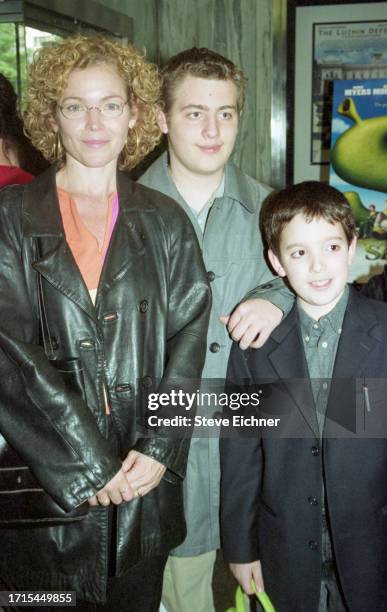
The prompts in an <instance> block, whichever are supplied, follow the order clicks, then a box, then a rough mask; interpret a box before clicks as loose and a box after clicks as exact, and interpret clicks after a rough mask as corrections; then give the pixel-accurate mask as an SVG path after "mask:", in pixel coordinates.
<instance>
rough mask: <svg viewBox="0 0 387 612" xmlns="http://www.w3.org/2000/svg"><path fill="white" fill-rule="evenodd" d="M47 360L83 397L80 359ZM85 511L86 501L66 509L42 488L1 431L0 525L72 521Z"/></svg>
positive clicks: (84, 513) (67, 383) (80, 517)
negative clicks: (71, 508)
mask: <svg viewBox="0 0 387 612" xmlns="http://www.w3.org/2000/svg"><path fill="white" fill-rule="evenodd" d="M50 362H51V364H52V365H53V366H54V367H55V368H56V369H57V370H58V372H60V374H61V376H62V378H63V380H64V383H65V385H66V387H67V388H68V389H71V390H73V391H75V392H76V393H78V394H79V395H81V396H82V398H83V399H85V392H84V380H83V368H82V362H81V360H80V359H78V358H69V359H55V360H50ZM27 443H28V442H27ZM88 510H89V506H88V503H87V502H85V503H84V504H82V505H81V506H79V507H78V508H75V509H74V510H72V511H71V512H65V511H64V510H63V509H62V508H61V507H60V506H59V505H58V504H57V503H56V502H55V501H54V500H53V498H52V497H51V496H50V495H48V493H46V492H45V491H44V489H42V487H41V486H40V484H39V483H38V481H37V480H36V478H35V476H34V474H33V472H32V471H31V470H30V468H29V467H28V466H27V465H25V462H24V461H23V459H21V457H20V456H19V455H18V453H17V452H16V451H15V450H14V448H13V447H12V446H10V445H9V444H8V443H7V441H6V440H5V438H4V437H3V436H2V435H1V434H0V526H17V525H25V524H30V523H34V524H35V523H62V522H71V521H75V520H80V519H82V518H84V517H85V516H86V515H87V513H88Z"/></svg>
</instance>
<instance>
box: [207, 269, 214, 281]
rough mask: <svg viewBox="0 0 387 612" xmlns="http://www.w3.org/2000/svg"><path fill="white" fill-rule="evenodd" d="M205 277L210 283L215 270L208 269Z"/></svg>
mask: <svg viewBox="0 0 387 612" xmlns="http://www.w3.org/2000/svg"><path fill="white" fill-rule="evenodd" d="M207 278H208V280H209V281H210V283H212V281H213V280H215V272H213V271H212V270H208V272H207Z"/></svg>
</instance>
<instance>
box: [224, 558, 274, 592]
mask: <svg viewBox="0 0 387 612" xmlns="http://www.w3.org/2000/svg"><path fill="white" fill-rule="evenodd" d="M230 570H231V573H232V574H233V575H234V576H235V578H236V579H237V581H238V582H239V584H240V585H241V587H242V589H243V590H244V592H245V593H246V595H253V593H254V591H253V589H252V587H251V580H254V582H255V586H256V587H257V592H258V593H259V592H260V591H264V590H265V585H264V584H263V578H262V569H261V562H260V561H253V562H252V563H230Z"/></svg>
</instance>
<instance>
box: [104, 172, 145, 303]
mask: <svg viewBox="0 0 387 612" xmlns="http://www.w3.org/2000/svg"><path fill="white" fill-rule="evenodd" d="M144 189H145V188H144V187H141V186H138V185H137V184H136V183H134V182H133V181H132V180H131V179H130V178H129V176H128V175H127V174H126V173H124V172H119V173H118V174H117V192H118V200H119V205H120V212H119V215H118V219H117V222H116V226H115V229H114V232H113V235H112V238H111V241H110V245H109V248H108V252H107V254H106V258H105V263H104V266H103V269H102V273H101V278H100V281H99V286H98V293H97V301H96V307H97V305H98V304H99V303H100V301H101V300H102V299H103V296H104V295H105V294H106V292H107V291H111V290H112V288H113V287H114V285H115V283H116V282H117V281H119V280H121V279H122V278H123V277H124V276H125V275H126V274H127V273H128V272H129V270H130V269H131V268H132V266H136V264H137V263H138V258H139V257H141V256H142V255H143V254H144V252H145V249H144V242H143V237H142V232H141V227H140V223H139V214H138V213H139V211H142V212H146V213H150V214H151V213H153V212H154V211H155V207H154V206H153V205H152V204H150V203H145V202H144V196H143V194H142V195H141V191H142V190H144Z"/></svg>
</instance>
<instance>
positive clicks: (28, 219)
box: [23, 165, 96, 319]
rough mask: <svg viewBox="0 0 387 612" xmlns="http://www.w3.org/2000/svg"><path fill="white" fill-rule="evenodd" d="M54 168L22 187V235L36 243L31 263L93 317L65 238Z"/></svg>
mask: <svg viewBox="0 0 387 612" xmlns="http://www.w3.org/2000/svg"><path fill="white" fill-rule="evenodd" d="M56 171H57V168H56V166H55V165H54V166H52V167H51V168H49V169H48V170H47V171H46V172H44V173H43V174H42V175H40V176H39V177H38V178H37V179H35V180H34V181H33V182H32V183H31V184H30V185H28V187H27V188H26V190H25V196H24V200H23V226H24V227H23V229H24V235H25V236H26V237H27V238H30V239H32V241H35V242H36V245H35V249H36V253H39V251H40V253H39V254H37V257H36V260H35V262H34V263H33V264H32V265H33V268H34V269H35V270H36V271H37V272H39V273H40V274H41V275H42V276H43V277H44V278H45V279H46V280H47V281H48V282H49V283H50V284H51V285H53V286H54V287H55V288H56V289H57V290H58V291H60V292H61V293H63V294H64V295H65V296H66V297H67V298H69V299H70V300H72V301H73V302H75V303H76V304H78V306H80V308H82V309H83V310H84V311H85V312H86V313H87V314H88V315H89V316H90V317H91V318H92V319H96V313H95V310H94V307H93V304H92V301H91V299H90V295H89V292H88V290H87V287H86V285H85V283H84V281H83V279H82V276H81V274H80V271H79V268H78V266H77V264H76V263H75V260H74V257H73V255H72V253H71V251H70V248H69V246H68V244H67V242H66V239H65V235H64V229H63V224H62V219H61V215H60V210H59V203H58V197H57V191H56V182H55V175H56ZM38 241H39V243H40V248H39V250H38V248H37V242H38Z"/></svg>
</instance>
